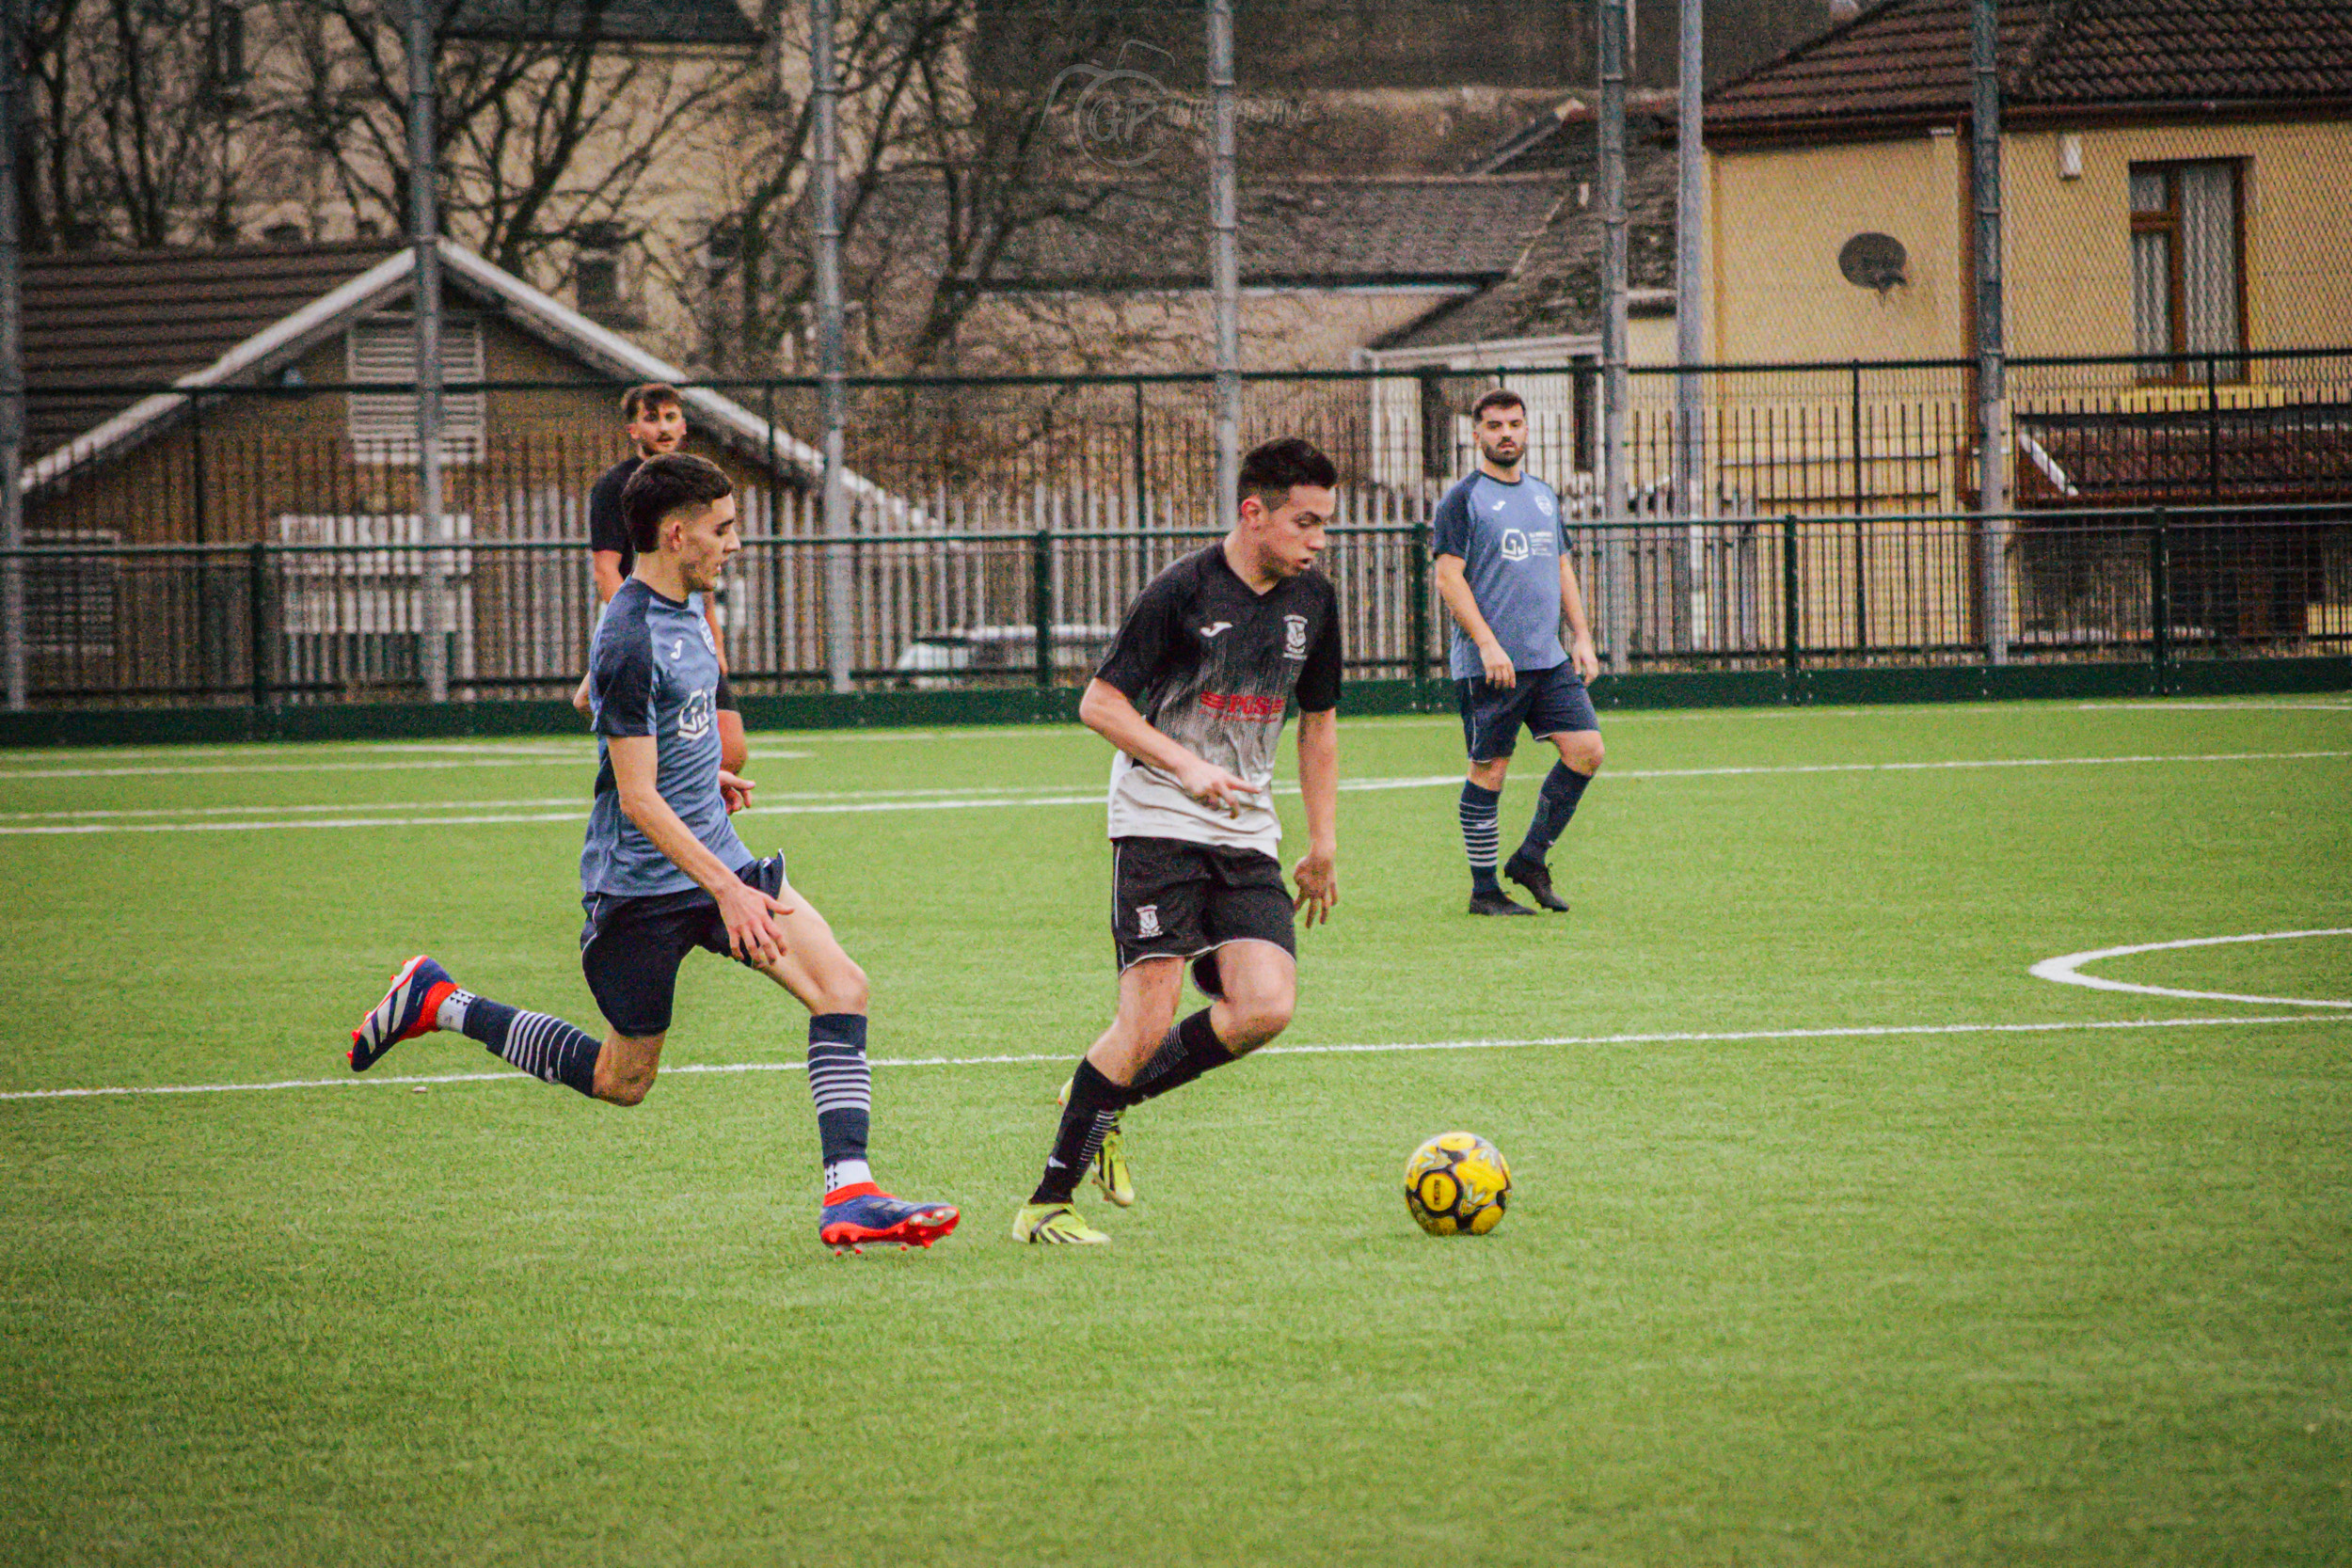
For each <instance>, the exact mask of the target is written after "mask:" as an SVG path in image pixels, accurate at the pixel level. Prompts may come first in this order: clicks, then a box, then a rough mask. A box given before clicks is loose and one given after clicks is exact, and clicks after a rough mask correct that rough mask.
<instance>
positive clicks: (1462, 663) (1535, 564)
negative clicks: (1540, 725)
mask: <svg viewBox="0 0 2352 1568" xmlns="http://www.w3.org/2000/svg"><path fill="white" fill-rule="evenodd" d="M1433 523H1434V529H1433V531H1434V533H1435V536H1436V537H1435V539H1434V541H1433V544H1432V546H1431V547H1432V549H1433V551H1434V553H1436V554H1438V555H1452V556H1459V557H1460V558H1461V561H1462V579H1463V580H1464V581H1465V582H1467V583H1468V584H1469V585H1470V597H1471V598H1472V599H1474V600H1476V601H1477V604H1478V613H1479V614H1481V615H1483V616H1485V617H1486V625H1487V626H1489V627H1491V628H1492V629H1493V631H1494V634H1495V640H1496V641H1499V642H1501V643H1502V651H1503V652H1504V653H1506V654H1508V655H1509V656H1510V657H1511V667H1512V668H1513V669H1515V670H1549V669H1550V668H1552V667H1553V666H1554V665H1557V664H1565V663H1566V662H1567V657H1568V650H1567V649H1566V648H1565V647H1564V646H1562V644H1561V641H1560V610H1561V603H1560V557H1561V555H1562V553H1563V552H1565V550H1566V548H1567V536H1566V534H1565V532H1564V531H1562V529H1561V527H1560V498H1559V497H1558V496H1557V495H1556V494H1554V493H1553V491H1552V488H1551V486H1550V485H1549V484H1546V483H1544V482H1543V481H1542V480H1540V479H1536V478H1535V477H1534V476H1533V475H1529V474H1522V475H1521V476H1520V477H1519V479H1518V482H1517V483H1510V484H1506V483H1503V482H1502V481H1501V480H1499V479H1496V478H1495V477H1494V476H1493V475H1491V474H1488V473H1486V472H1485V471H1484V470H1481V471H1479V472H1476V473H1473V474H1471V475H1470V477H1469V478H1468V479H1466V480H1464V481H1462V483H1459V484H1456V485H1455V486H1454V488H1453V489H1451V490H1448V491H1447V492H1446V494H1445V499H1443V500H1441V501H1439V502H1438V514H1437V516H1436V517H1435V518H1434V519H1433ZM1447 667H1448V669H1449V670H1451V672H1452V673H1453V676H1454V679H1455V680H1470V679H1472V678H1473V677H1475V676H1477V675H1479V674H1481V673H1484V671H1485V666H1484V665H1482V664H1481V663H1480V662H1479V659H1478V644H1477V643H1475V642H1472V641H1470V634H1469V633H1467V632H1465V631H1463V630H1462V628H1461V627H1460V626H1455V627H1454V644H1453V651H1452V653H1451V655H1450V657H1449V658H1448V660H1447Z"/></svg>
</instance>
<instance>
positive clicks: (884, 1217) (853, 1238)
mask: <svg viewBox="0 0 2352 1568" xmlns="http://www.w3.org/2000/svg"><path fill="white" fill-rule="evenodd" d="M962 1217H963V1216H962V1215H961V1214H960V1213H958V1212H956V1210H955V1208H954V1206H953V1205H951V1204H946V1203H908V1202H905V1201H903V1200H901V1199H899V1198H895V1197H892V1196H890V1195H889V1194H888V1193H885V1192H883V1191H882V1189H881V1188H880V1187H877V1186H875V1185H874V1183H872V1182H871V1181H861V1182H859V1183H857V1185H855V1186H853V1187H841V1188H838V1189H836V1190H834V1191H833V1192H830V1193H827V1194H826V1195H825V1206H824V1208H823V1210H821V1211H820V1212H818V1216H817V1239H818V1241H820V1242H822V1243H825V1244H826V1245H827V1246H829V1247H831V1248H833V1249H834V1251H835V1252H863V1251H864V1250H866V1248H867V1247H869V1246H877V1245H891V1244H896V1245H897V1246H898V1247H900V1248H902V1249H903V1248H906V1247H917V1246H924V1247H927V1246H929V1245H930V1244H931V1243H933V1242H936V1241H938V1240H939V1239H940V1238H942V1237H943V1236H946V1234H947V1233H948V1232H949V1231H951V1230H953V1229H955V1227H956V1222H957V1221H958V1220H960V1219H961V1218H962Z"/></svg>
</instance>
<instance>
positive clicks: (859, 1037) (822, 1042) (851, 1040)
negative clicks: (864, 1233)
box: [808, 1013, 874, 1192]
mask: <svg viewBox="0 0 2352 1568" xmlns="http://www.w3.org/2000/svg"><path fill="white" fill-rule="evenodd" d="M808 1092H809V1096H810V1098H812V1099H814V1100H815V1101H817V1140H818V1144H819V1145H820V1146H821V1147H822V1148H823V1150H824V1157H825V1190H826V1191H827V1192H831V1191H832V1190H833V1189H834V1188H835V1187H839V1186H842V1185H845V1184H847V1183H849V1182H854V1181H866V1180H872V1178H871V1176H870V1175H868V1174H867V1172H866V1169H865V1164H866V1132H867V1131H868V1124H869V1123H870V1122H871V1120H872V1118H873V1109H874V1074H873V1069H870V1068H868V1067H867V1066H866V1015H865V1014H864V1013H818V1014H817V1015H816V1016H815V1017H814V1018H811V1019H810V1020H809V1021H808ZM844 1161H855V1162H857V1165H856V1168H854V1169H851V1170H849V1171H846V1172H845V1171H844V1170H843V1169H842V1168H841V1166H842V1163H843V1162H844Z"/></svg>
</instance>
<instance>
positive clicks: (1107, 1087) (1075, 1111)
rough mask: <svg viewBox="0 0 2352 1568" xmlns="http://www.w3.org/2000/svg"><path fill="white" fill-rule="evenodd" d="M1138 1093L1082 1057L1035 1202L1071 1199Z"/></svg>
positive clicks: (1035, 1193) (1034, 1194)
mask: <svg viewBox="0 0 2352 1568" xmlns="http://www.w3.org/2000/svg"><path fill="white" fill-rule="evenodd" d="M1134 1102H1135V1101H1134V1097H1133V1096H1132V1095H1131V1094H1130V1093H1129V1092H1128V1091H1127V1090H1125V1089H1122V1088H1120V1086H1119V1085H1117V1084H1114V1083H1112V1082H1111V1081H1110V1080H1109V1079H1107V1078H1105V1077H1104V1076H1103V1074H1102V1073H1101V1071H1099V1070H1098V1069H1096V1068H1095V1065H1094V1064H1093V1063H1092V1062H1089V1061H1088V1060H1086V1059H1085V1058H1084V1057H1080V1058H1079V1060H1078V1070H1077V1071H1076V1072H1074V1073H1073V1074H1071V1078H1070V1103H1069V1104H1067V1105H1065V1106H1063V1107H1062V1110H1061V1128H1060V1130H1059V1131H1058V1132H1056V1133H1055V1134H1054V1152H1053V1153H1051V1154H1049V1155H1047V1156H1046V1157H1045V1175H1044V1176H1043V1177H1042V1178H1041V1180H1039V1181H1038V1184H1037V1191H1036V1192H1034V1193H1032V1194H1030V1195H1029V1201H1030V1202H1031V1203H1067V1202H1069V1201H1070V1198H1071V1195H1072V1194H1073V1193H1075V1192H1076V1191H1077V1190H1078V1178H1079V1177H1081V1176H1083V1175H1085V1174H1086V1168H1087V1167H1088V1166H1089V1165H1090V1164H1094V1156H1095V1155H1096V1154H1097V1153H1099V1152H1101V1150H1102V1148H1103V1139H1104V1136H1105V1135H1106V1134H1107V1133H1108V1132H1110V1130H1111V1126H1112V1124H1113V1123H1115V1122H1117V1121H1118V1120H1119V1113H1120V1111H1122V1110H1124V1109H1126V1107H1127V1106H1129V1105H1131V1104H1133V1103H1134Z"/></svg>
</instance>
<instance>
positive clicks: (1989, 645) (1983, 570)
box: [1968, 0, 2010, 664]
mask: <svg viewBox="0 0 2352 1568" xmlns="http://www.w3.org/2000/svg"><path fill="white" fill-rule="evenodd" d="M1968 55H1969V65H1970V68H1971V71H1973V73H1974V77H1975V89H1976V90H1975V93H1974V98H1973V102H1972V103H1971V105H1970V114H1969V126H1970V140H1971V143H1972V151H1973V153H1974V157H1973V160H1972V162H1971V165H1970V181H1969V183H1970V184H1971V185H1972V186H1973V187H1974V194H1975V197H1976V208H1977V235H1976V242H1977V253H1976V262H1977V510H1978V513H1979V517H1980V519H1981V520H1980V523H1979V529H1978V541H1979V548H1980V549H1981V551H1982V555H1981V557H1980V560H1979V568H1980V569H1979V573H1978V578H1979V581H1980V582H1981V584H1982V585H1983V594H1984V598H1983V603H1982V607H1981V614H1982V619H1983V630H1984V657H1985V660H1986V662H1987V663H1991V664H2007V663H2008V662H2009V529H2010V520H2009V434H2008V425H2009V420H2008V412H2009V388H2008V361H2007V357H2006V353H2005V349H2004V345H2003V342H2002V322H2001V74H2000V6H1999V0H1970V4H1969V8H1968Z"/></svg>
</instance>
